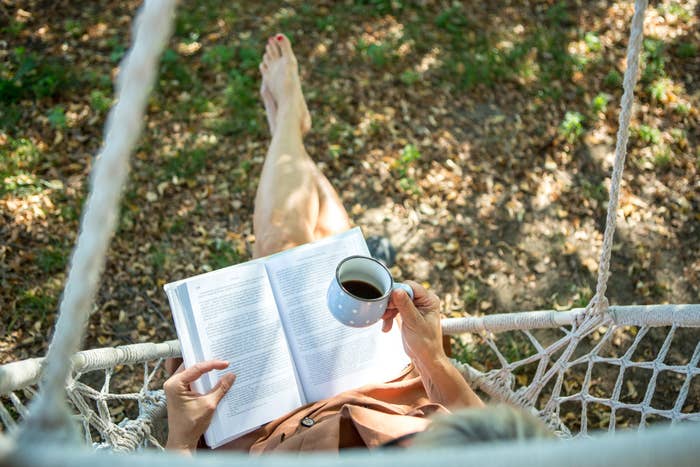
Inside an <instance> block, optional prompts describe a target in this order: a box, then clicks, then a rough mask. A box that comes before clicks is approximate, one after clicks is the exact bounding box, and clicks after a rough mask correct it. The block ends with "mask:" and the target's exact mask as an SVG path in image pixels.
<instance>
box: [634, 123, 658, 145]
mask: <svg viewBox="0 0 700 467" xmlns="http://www.w3.org/2000/svg"><path fill="white" fill-rule="evenodd" d="M636 130H637V131H636V133H637V137H638V138H639V139H640V140H641V141H643V142H644V143H646V144H658V143H660V142H661V132H660V131H659V130H658V129H657V128H652V127H650V126H649V125H640V126H639V127H637V129H636Z"/></svg>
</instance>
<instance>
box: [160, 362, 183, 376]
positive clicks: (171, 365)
mask: <svg viewBox="0 0 700 467" xmlns="http://www.w3.org/2000/svg"><path fill="white" fill-rule="evenodd" d="M180 365H182V359H181V358H168V359H167V360H165V364H164V365H163V366H164V367H165V371H166V372H167V373H168V374H169V375H173V374H175V371H177V368H178V367H179V366H180Z"/></svg>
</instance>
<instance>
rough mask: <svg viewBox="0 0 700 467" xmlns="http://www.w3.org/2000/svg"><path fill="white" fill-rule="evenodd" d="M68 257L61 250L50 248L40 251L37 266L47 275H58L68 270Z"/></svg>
mask: <svg viewBox="0 0 700 467" xmlns="http://www.w3.org/2000/svg"><path fill="white" fill-rule="evenodd" d="M67 261H68V257H67V255H66V253H65V252H64V251H62V250H60V249H59V248H55V247H48V248H46V249H43V250H40V251H39V254H38V255H37V258H36V264H37V266H39V269H41V270H42V271H43V272H45V273H56V272H60V271H63V270H64V269H65V268H66V263H67Z"/></svg>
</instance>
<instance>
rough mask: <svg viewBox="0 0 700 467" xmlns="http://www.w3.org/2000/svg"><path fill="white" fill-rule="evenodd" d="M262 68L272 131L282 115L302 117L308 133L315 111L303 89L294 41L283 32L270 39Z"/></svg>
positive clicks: (262, 88) (263, 97)
mask: <svg viewBox="0 0 700 467" xmlns="http://www.w3.org/2000/svg"><path fill="white" fill-rule="evenodd" d="M260 72H261V73H262V77H263V83H262V86H261V87H260V95H261V97H262V100H263V105H264V106H265V113H266V115H267V123H268V124H269V125H270V131H271V132H272V134H274V132H275V129H276V128H277V127H278V126H279V123H280V122H279V121H278V119H281V118H284V119H285V121H289V119H296V118H298V119H299V122H300V129H301V133H302V134H306V133H307V132H308V131H309V130H310V129H311V115H310V114H309V109H308V108H307V107H306V100H305V99H304V94H303V93H302V90H301V81H300V80H299V71H298V65H297V59H296V56H295V55H294V52H293V51H292V44H291V43H290V42H289V39H288V38H287V37H286V36H284V35H283V34H277V35H276V36H274V37H271V38H270V39H269V40H268V41H267V46H266V48H265V55H264V56H263V61H262V63H261V64H260Z"/></svg>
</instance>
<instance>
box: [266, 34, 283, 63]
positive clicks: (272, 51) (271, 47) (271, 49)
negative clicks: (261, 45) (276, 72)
mask: <svg viewBox="0 0 700 467" xmlns="http://www.w3.org/2000/svg"><path fill="white" fill-rule="evenodd" d="M265 50H266V51H267V54H268V55H269V56H270V59H272V60H274V59H277V58H279V57H280V49H279V48H278V47H277V44H275V43H274V42H273V41H272V39H270V40H269V41H268V42H267V46H265Z"/></svg>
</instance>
